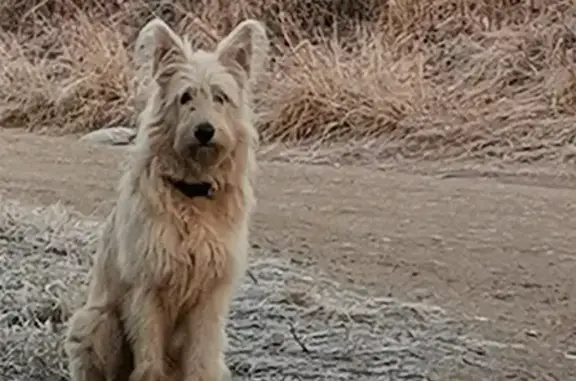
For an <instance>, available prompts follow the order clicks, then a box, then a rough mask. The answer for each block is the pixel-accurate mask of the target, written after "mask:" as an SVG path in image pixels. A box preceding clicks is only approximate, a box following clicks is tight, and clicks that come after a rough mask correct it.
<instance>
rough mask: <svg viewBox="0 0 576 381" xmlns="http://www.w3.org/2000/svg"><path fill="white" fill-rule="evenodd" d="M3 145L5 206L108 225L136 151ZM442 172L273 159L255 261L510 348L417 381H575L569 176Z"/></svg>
mask: <svg viewBox="0 0 576 381" xmlns="http://www.w3.org/2000/svg"><path fill="white" fill-rule="evenodd" d="M0 147H2V148H1V149H0V184H2V187H1V189H0V192H1V194H2V196H4V197H5V198H6V199H12V200H18V201H20V202H23V203H25V204H30V205H39V204H40V205H50V204H53V203H55V202H57V201H60V202H61V203H63V204H64V205H66V206H69V207H71V208H73V209H75V210H77V211H79V212H81V213H83V214H86V215H91V216H92V217H93V218H95V219H96V220H98V219H101V218H102V216H103V215H105V214H106V213H107V212H108V211H109V210H110V207H111V205H112V203H113V201H114V196H115V195H114V188H115V186H116V183H117V180H118V177H119V174H120V171H121V166H122V163H123V160H124V157H125V153H126V151H127V148H111V147H99V146H91V145H89V144H88V143H80V142H78V141H76V140H75V139H73V138H71V137H59V138H55V137H42V136H35V135H29V134H25V133H20V132H17V131H15V130H11V131H1V132H0ZM441 169H442V168H441V166H431V165H424V164H423V165H420V166H418V167H417V170H414V168H413V169H406V168H401V167H394V166H389V167H387V170H381V169H378V168H376V167H375V166H370V167H368V166H364V167H359V166H330V165H306V164H301V163H300V164H299V163H282V162H278V161H274V160H271V159H268V160H263V161H262V163H261V174H260V178H259V183H258V184H259V185H258V195H259V206H258V212H257V215H256V218H255V223H254V226H253V234H252V241H253V247H254V261H256V262H255V263H258V261H265V260H267V259H271V258H276V259H278V260H283V261H290V263H291V264H292V265H296V266H297V267H298V266H299V267H301V268H307V269H308V271H312V272H313V273H314V271H316V270H318V271H322V272H323V273H326V274H327V276H328V278H329V279H332V280H334V281H337V282H339V284H341V285H342V286H343V287H344V288H346V289H349V290H350V289H353V290H355V292H357V293H359V294H358V295H364V296H366V297H367V296H368V295H369V294H370V295H372V296H378V297H392V298H394V300H403V301H412V302H420V303H425V304H428V305H439V306H441V307H442V308H443V310H444V311H445V312H446V313H447V314H448V315H449V316H452V317H453V318H454V319H457V321H459V322H466V324H465V326H462V325H460V324H454V325H453V326H452V328H453V329H454V330H455V331H457V330H463V329H464V330H465V331H466V334H467V335H478V337H482V338H483V340H485V341H486V342H487V341H490V342H493V343H495V344H494V346H500V347H499V348H500V352H499V353H498V354H494V353H491V354H490V356H489V357H488V358H484V362H483V365H482V369H483V370H482V372H480V373H479V372H475V371H474V372H473V371H471V370H470V369H471V368H467V367H466V366H465V365H466V361H468V362H470V361H472V360H470V359H469V358H467V357H466V356H461V357H459V358H458V359H457V360H454V361H456V363H458V364H460V365H461V366H463V367H461V368H458V369H457V370H455V369H456V368H454V366H453V365H454V364H452V363H451V364H452V365H451V366H452V368H450V369H452V370H450V371H448V370H446V371H444V372H441V373H439V376H438V378H433V377H432V376H429V378H422V377H423V376H422V377H421V378H414V379H422V380H424V379H437V380H448V379H450V380H548V379H549V380H562V381H565V380H569V379H574V378H575V377H576V345H575V344H574V343H575V342H576V302H575V296H576V285H575V282H574V279H575V276H574V271H575V270H576V254H575V252H574V248H575V247H576V235H574V234H573V231H574V230H575V228H576V213H575V212H576V210H575V209H576V192H574V190H573V188H574V187H575V186H576V180H574V179H573V177H572V175H571V173H570V169H564V177H562V178H557V177H555V172H554V171H553V170H552V169H549V168H548V169H541V170H539V171H537V170H534V171H531V172H530V173H531V175H530V176H521V175H514V171H515V170H516V169H515V168H512V167H507V166H505V165H503V166H500V167H499V168H498V169H493V170H492V171H491V172H490V173H491V174H492V176H490V177H487V176H485V175H484V174H485V173H486V172H482V171H467V172H451V173H449V174H446V173H445V172H442V171H443V169H442V171H441ZM546 171H549V172H548V173H546ZM1 255H2V253H0V256H1ZM318 281H320V278H318ZM366 300H368V299H366ZM384 315H386V314H385V313H383V316H384ZM371 316H372V315H371ZM371 318H375V317H374V316H372V317H371ZM375 319H376V318H375ZM398 324H400V323H398ZM443 324H444V326H442V327H443V328H442V329H450V327H451V326H450V324H448V323H446V322H444V323H443ZM373 327H374V326H373ZM462 327H464V328H462ZM373 329H375V328H373ZM374 332H375V331H374ZM389 333H390V332H389V331H386V333H385V334H389ZM382 340H384V339H382ZM445 341H446V340H444V342H445ZM429 343H433V344H434V345H432V346H431V347H429V348H428V347H427V348H428V349H427V350H428V352H430V351H434V350H437V351H439V352H441V351H442V350H443V349H441V348H440V347H441V345H440V344H439V343H440V342H439V341H438V342H435V341H433V342H429ZM498 343H499V344H498ZM496 344H498V345H496ZM503 345H504V346H503ZM505 345H508V346H505ZM475 353H476V352H475ZM476 355H478V353H476ZM416 357H418V356H416ZM423 359H425V360H426V361H428V360H429V361H432V358H429V357H423ZM436 360H438V359H436ZM301 361H305V360H303V359H301ZM359 361H360V360H359ZM362 361H368V360H366V359H365V360H362ZM398 361H401V359H400V360H398ZM422 361H424V360H422ZM298 364H299V362H296V363H294V365H292V366H299V365H298ZM435 364H436V363H435ZM463 364H464V365H463ZM503 364H504V365H503ZM427 374H428V373H427ZM350 375H352V373H350ZM317 376H318V377H319V375H316V376H314V377H317ZM310 377H312V376H310ZM314 377H312V378H311V379H317V378H314ZM389 377H392V376H390V375H389ZM444 377H447V378H444ZM254 379H258V378H254ZM318 379H319V378H318ZM335 379H336V378H335ZM357 379H374V380H376V379H379V380H380V379H383V378H382V375H381V374H380V375H377V374H374V375H373V378H370V377H368V376H366V377H365V378H357ZM390 379H395V378H394V377H392V378H390ZM396 379H401V378H396ZM405 379H409V377H406V378H405Z"/></svg>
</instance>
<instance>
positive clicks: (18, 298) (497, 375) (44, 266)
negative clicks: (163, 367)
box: [0, 200, 518, 381]
mask: <svg viewBox="0 0 576 381" xmlns="http://www.w3.org/2000/svg"><path fill="white" fill-rule="evenodd" d="M0 202H1V204H0V375H2V376H3V377H2V380H3V381H4V380H5V381H36V380H37V381H57V380H67V379H68V377H67V373H66V361H65V358H64V357H63V352H62V335H63V333H64V328H65V324H66V320H67V318H68V317H69V316H70V314H71V311H72V310H73V308H75V307H77V306H78V305H79V303H81V301H82V298H83V295H82V294H83V291H84V287H85V284H86V280H87V270H88V268H89V266H90V264H91V261H92V258H91V257H92V255H93V253H94V247H95V239H96V237H97V235H98V230H99V229H98V222H97V221H87V220H85V219H81V218H79V217H78V216H75V215H73V214H71V213H69V212H68V211H66V210H65V209H64V208H62V207H60V206H52V207H49V208H39V209H34V210H31V209H27V208H24V207H21V206H18V205H17V204H13V203H9V202H7V201H5V200H0ZM283 249H286V250H288V249H289V248H283ZM255 257H259V258H265V257H266V256H265V255H258V256H255ZM285 258H288V255H286V256H285ZM251 274H252V275H253V278H251V277H247V278H246V280H245V282H244V284H243V286H242V288H241V290H240V291H239V292H238V294H237V297H236V299H235V301H234V305H233V307H232V312H231V313H232V315H231V319H230V322H229V325H228V334H229V341H230V348H229V351H228V354H227V358H228V364H229V366H230V368H231V369H232V371H233V374H234V380H278V381H280V380H286V381H288V380H294V381H295V380H331V381H332V380H333V381H339V380H342V381H344V380H346V381H348V380H350V381H352V380H354V381H362V380H379V381H385V380H438V381H440V380H442V381H443V380H489V379H490V380H494V379H505V378H506V375H514V374H516V375H517V373H516V371H515V370H514V368H515V364H513V363H511V361H510V360H506V358H507V357H506V356H502V353H503V350H502V349H501V348H499V347H498V346H497V345H494V343H492V344H490V343H488V342H485V341H482V340H480V339H479V338H478V337H473V335H471V334H468V333H467V332H469V329H468V328H469V327H468V323H467V322H465V321H458V320H455V319H450V317H449V316H447V315H446V313H445V312H444V311H442V310H441V309H439V308H434V307H427V306H424V305H416V304H407V303H401V302H399V301H397V300H393V299H386V298H382V299H370V298H368V297H365V296H362V295H360V294H359V293H356V292H353V291H351V290H345V289H342V288H341V287H340V286H339V285H338V284H336V283H334V282H333V281H331V280H329V279H328V278H326V277H324V276H323V275H322V274H319V273H318V272H316V271H314V270H312V269H311V268H308V269H303V268H302V266H300V267H298V266H296V265H294V264H293V263H291V262H290V261H289V260H288V259H274V258H267V259H261V260H254V261H253V263H252V266H251ZM510 351H513V349H511V348H506V350H505V352H506V353H510ZM511 379H518V378H515V377H512V378H511Z"/></svg>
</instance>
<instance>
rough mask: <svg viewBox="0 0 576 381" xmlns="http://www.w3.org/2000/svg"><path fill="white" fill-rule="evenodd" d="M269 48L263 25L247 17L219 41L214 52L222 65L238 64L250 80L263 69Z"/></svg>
mask: <svg viewBox="0 0 576 381" xmlns="http://www.w3.org/2000/svg"><path fill="white" fill-rule="evenodd" d="M269 49H270V41H269V40H268V36H267V35H266V29H265V28H264V25H263V24H262V23H261V22H259V21H256V20H251V19H249V20H245V21H243V22H241V23H240V24H238V26H236V28H234V30H232V32H230V34H229V35H228V36H226V37H225V38H224V39H223V40H222V41H220V43H219V44H218V47H217V48H216V52H217V53H218V58H219V60H220V62H221V63H222V64H223V65H225V66H232V65H240V67H241V68H242V69H243V70H244V72H245V73H246V75H247V76H248V78H249V79H251V80H252V79H256V76H258V75H259V74H260V73H261V72H262V71H263V70H264V67H265V64H266V60H267V58H268V51H269Z"/></svg>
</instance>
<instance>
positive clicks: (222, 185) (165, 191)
mask: <svg viewBox="0 0 576 381" xmlns="http://www.w3.org/2000/svg"><path fill="white" fill-rule="evenodd" d="M143 30H145V31H146V32H147V33H150V34H151V35H153V36H154V38H153V41H154V54H153V57H152V63H151V69H152V74H153V78H154V86H151V90H150V96H149V98H148V101H147V104H146V108H145V109H144V110H143V112H142V114H141V116H140V118H139V120H140V122H139V123H140V126H139V131H138V137H137V139H136V146H135V148H134V149H135V152H134V157H133V160H132V161H131V163H130V168H129V169H128V170H127V172H126V173H125V174H124V176H123V178H122V179H121V181H120V186H119V190H118V193H119V196H118V202H117V204H116V206H115V208H114V210H113V212H112V213H111V214H110V216H109V217H108V219H107V221H106V224H105V227H104V231H103V236H102V239H101V242H100V247H99V251H98V253H97V257H96V260H95V264H94V267H93V268H92V271H91V274H90V277H91V282H90V285H89V293H88V298H87V302H86V304H85V305H84V306H83V307H82V308H81V309H80V310H78V311H77V312H76V313H75V314H74V315H73V317H72V318H71V320H70V323H69V331H68V335H67V337H66V341H65V350H66V352H67V355H68V357H69V368H70V372H71V376H72V380H73V381H102V380H106V381H126V380H130V381H167V380H174V381H181V380H182V381H220V380H222V379H225V378H227V377H229V371H228V368H227V367H226V365H225V364H224V359H223V351H224V349H225V341H226V340H225V333H224V325H225V320H226V317H227V314H228V308H229V303H230V298H231V296H232V293H233V292H234V290H235V288H236V287H237V283H238V281H239V279H240V278H241V276H243V274H244V273H245V267H246V262H247V251H248V224H249V218H250V215H251V213H252V210H253V207H254V204H255V198H254V194H253V188H252V182H253V175H254V171H255V170H256V163H255V149H256V148H257V145H258V135H257V132H256V130H255V128H254V126H253V122H252V110H251V87H250V85H251V83H252V81H253V80H254V79H255V77H256V76H257V74H258V73H259V72H260V71H261V70H263V68H264V63H265V60H266V58H267V53H268V39H267V37H266V33H265V30H264V27H263V26H262V25H261V24H260V23H259V22H257V21H254V20H247V21H244V22H242V23H241V24H239V25H238V26H237V27H236V28H235V29H234V30H233V31H232V32H231V33H230V34H229V35H228V36H227V37H225V38H224V39H223V40H222V41H221V42H220V43H219V44H218V46H217V48H216V49H215V51H211V52H207V51H193V49H192V47H191V44H190V43H189V42H188V41H187V40H184V39H182V38H180V37H179V36H178V35H177V34H175V32H173V31H172V30H171V29H170V28H169V27H168V26H167V25H166V24H165V23H164V22H162V21H160V20H159V19H156V20H153V21H151V22H150V23H148V24H147V25H146V26H145V27H144V29H143Z"/></svg>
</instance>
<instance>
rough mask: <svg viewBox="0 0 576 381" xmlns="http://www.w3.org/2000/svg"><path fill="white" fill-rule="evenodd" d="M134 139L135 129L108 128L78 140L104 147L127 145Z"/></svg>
mask: <svg viewBox="0 0 576 381" xmlns="http://www.w3.org/2000/svg"><path fill="white" fill-rule="evenodd" d="M134 138H136V129H134V128H128V127H110V128H102V129H100V130H96V131H92V132H90V133H88V134H86V135H84V136H82V137H81V138H80V140H81V141H89V142H93V143H98V144H106V145H113V146H118V145H127V144H130V143H132V141H133V140H134Z"/></svg>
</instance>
